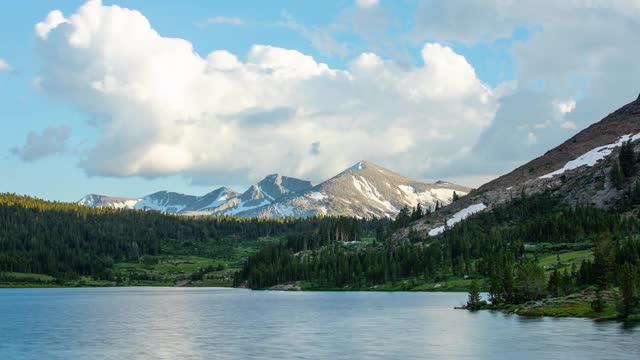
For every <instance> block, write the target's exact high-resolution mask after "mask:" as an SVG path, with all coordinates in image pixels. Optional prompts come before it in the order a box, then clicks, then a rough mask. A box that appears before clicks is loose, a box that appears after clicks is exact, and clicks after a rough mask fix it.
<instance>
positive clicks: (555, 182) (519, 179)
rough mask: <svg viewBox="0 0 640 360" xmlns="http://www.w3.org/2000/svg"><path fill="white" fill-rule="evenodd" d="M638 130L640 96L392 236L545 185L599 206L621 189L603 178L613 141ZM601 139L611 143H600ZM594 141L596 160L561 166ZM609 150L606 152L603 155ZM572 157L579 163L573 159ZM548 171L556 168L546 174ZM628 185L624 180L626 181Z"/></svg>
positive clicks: (613, 198)
mask: <svg viewBox="0 0 640 360" xmlns="http://www.w3.org/2000/svg"><path fill="white" fill-rule="evenodd" d="M639 133H640V97H638V99H637V100H635V101H634V102H631V103H629V104H627V105H625V106H623V107H622V108H620V109H618V110H616V111H615V112H613V113H611V114H609V115H608V116H607V117H605V118H604V119H602V120H601V121H599V122H597V123H595V124H593V125H591V126H589V127H588V128H586V129H584V130H582V131H581V132H579V133H578V134H576V135H575V136H573V137H572V138H570V139H569V140H567V141H565V142H564V143H563V144H561V145H559V146H557V147H555V148H553V149H551V150H549V151H548V152H547V153H545V154H544V155H542V156H540V157H538V158H536V159H534V160H532V161H530V162H528V163H526V164H524V165H522V166H520V167H518V168H517V169H515V170H513V171H512V172H510V173H508V174H506V175H503V176H501V177H499V178H497V179H495V180H493V181H490V182H488V183H486V184H484V185H482V186H481V187H479V188H478V189H476V190H474V191H472V192H471V193H470V194H469V195H467V196H465V197H464V198H461V199H460V200H459V201H457V202H455V203H452V204H450V205H449V206H446V207H444V208H443V209H441V210H440V211H438V212H437V213H434V214H432V215H430V216H427V217H425V218H423V219H421V220H419V221H417V222H415V223H413V224H412V225H411V226H410V227H409V228H406V229H402V230H400V231H398V232H397V233H396V234H395V237H396V238H398V239H402V238H405V237H406V236H407V234H408V232H409V229H414V230H416V231H418V232H420V233H428V232H429V231H431V230H432V229H434V228H436V227H438V226H442V225H443V224H444V222H445V220H448V219H450V218H451V217H452V216H453V214H455V213H457V212H459V211H462V210H464V209H466V208H469V207H470V206H472V205H475V204H480V203H482V204H484V205H486V206H487V210H485V211H490V210H491V209H492V208H493V207H495V206H497V205H499V204H502V203H505V202H507V201H509V200H510V199H512V198H513V197H516V196H520V194H521V193H523V192H524V193H526V194H535V193H539V192H542V191H544V190H550V191H552V192H553V193H554V194H557V195H559V196H560V197H561V198H562V199H563V201H565V202H567V203H569V204H590V205H593V206H596V207H599V208H609V207H611V206H612V205H614V204H615V203H616V202H617V201H618V200H619V199H620V196H621V195H622V191H621V190H617V189H616V188H615V187H614V185H613V183H612V182H611V179H610V178H609V172H610V169H611V166H612V164H613V161H614V160H615V159H617V155H618V153H619V146H616V144H618V145H619V144H621V141H622V140H621V139H626V136H627V135H633V134H639ZM637 138H639V137H636V139H634V140H636V141H634V144H635V146H636V150H638V149H640V143H639V142H638V141H637ZM605 145H611V146H608V147H605ZM599 147H604V148H603V149H602V150H601V151H600V152H599V153H600V157H601V160H599V161H597V162H595V164H594V165H592V166H588V165H583V166H579V167H577V168H575V169H569V170H566V171H563V170H562V169H563V168H564V167H565V165H567V163H569V162H571V161H574V160H576V159H577V160H580V159H582V158H583V155H585V154H587V153H590V154H594V153H598V151H594V149H597V148H599ZM609 152H610V154H608V155H606V154H607V153H609ZM577 163H578V164H580V162H579V161H577ZM553 172H561V173H560V174H558V175H555V176H550V175H551V173H553ZM545 175H546V176H545ZM629 185H630V184H626V186H629Z"/></svg>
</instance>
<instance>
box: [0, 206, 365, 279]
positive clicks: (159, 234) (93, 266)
mask: <svg viewBox="0 0 640 360" xmlns="http://www.w3.org/2000/svg"><path fill="white" fill-rule="evenodd" d="M344 221H345V220H344V219H340V218H336V219H333V218H317V217H310V218H305V219H292V218H290V219H276V220H266V219H240V218H234V217H199V218H190V217H181V216H175V215H169V214H162V213H159V212H154V211H129V210H117V209H92V208H87V207H83V206H79V205H75V204H68V203H60V202H48V201H43V200H39V199H35V198H31V197H25V196H18V195H15V194H0V229H2V231H1V232H0V281H2V277H3V276H4V277H7V276H8V275H7V273H35V274H44V275H49V276H53V277H55V278H63V279H64V278H66V279H72V278H76V277H78V276H90V277H92V278H95V279H103V280H113V279H114V278H115V274H114V271H113V268H114V264H116V263H120V262H132V261H133V262H136V261H139V260H140V261H142V260H144V259H147V261H148V259H149V258H154V257H162V256H167V255H182V256H189V255H192V256H201V257H202V256H204V257H210V258H216V257H220V256H222V254H219V250H220V249H221V248H222V249H226V248H228V247H233V246H236V245H238V244H242V243H246V242H252V241H254V240H256V239H259V238H278V237H280V236H282V235H284V234H289V233H300V232H308V231H314V230H317V231H319V232H320V233H324V232H330V231H333V229H332V225H331V224H333V223H336V224H339V223H341V222H344ZM349 223H353V224H357V226H355V225H354V226H352V227H351V228H349V229H348V231H349V233H348V234H341V233H340V232H337V233H335V232H332V234H333V235H334V236H337V237H338V238H340V239H346V238H348V237H353V236H359V235H358V232H359V231H371V229H370V227H371V226H372V225H369V224H368V222H367V221H366V220H353V219H350V220H349ZM334 227H335V226H334ZM345 231H346V230H345ZM3 273H4V275H3Z"/></svg>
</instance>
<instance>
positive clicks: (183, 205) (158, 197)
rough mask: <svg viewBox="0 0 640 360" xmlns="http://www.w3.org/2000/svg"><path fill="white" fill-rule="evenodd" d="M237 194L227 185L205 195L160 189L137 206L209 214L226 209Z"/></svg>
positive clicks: (183, 212)
mask: <svg viewBox="0 0 640 360" xmlns="http://www.w3.org/2000/svg"><path fill="white" fill-rule="evenodd" d="M237 195H238V193H237V192H236V191H235V190H233V189H229V188H226V187H221V188H218V189H216V190H214V191H212V192H210V193H208V194H205V195H203V196H194V195H184V194H179V193H175V192H167V191H159V192H156V193H153V194H151V195H148V196H145V197H143V198H142V199H141V200H140V201H139V202H138V203H136V205H135V208H136V209H140V210H156V211H162V212H168V213H174V214H192V215H197V214H209V213H216V212H219V211H221V210H222V209H226V207H225V205H226V204H227V203H228V202H229V201H231V200H233V199H235V198H236V197H237Z"/></svg>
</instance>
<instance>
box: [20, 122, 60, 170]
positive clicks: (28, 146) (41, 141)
mask: <svg viewBox="0 0 640 360" xmlns="http://www.w3.org/2000/svg"><path fill="white" fill-rule="evenodd" d="M70 133H71V129H70V128H69V127H68V126H60V127H49V128H46V129H44V130H43V131H42V132H40V133H38V132H35V131H31V132H29V134H28V135H27V139H26V142H25V144H24V145H22V146H21V147H14V148H12V149H11V153H12V154H14V155H16V156H18V157H19V158H20V159H21V160H22V161H25V162H33V161H36V160H40V159H42V158H45V157H49V156H53V155H56V154H61V153H63V152H64V151H65V150H66V147H67V140H69V135H70Z"/></svg>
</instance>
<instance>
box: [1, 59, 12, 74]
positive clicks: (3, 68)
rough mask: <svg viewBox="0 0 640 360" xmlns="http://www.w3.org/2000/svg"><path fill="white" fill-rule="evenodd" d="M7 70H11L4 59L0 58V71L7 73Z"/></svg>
mask: <svg viewBox="0 0 640 360" xmlns="http://www.w3.org/2000/svg"><path fill="white" fill-rule="evenodd" d="M8 70H11V66H10V65H9V63H8V62H7V61H6V60H5V59H3V58H0V71H8Z"/></svg>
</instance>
